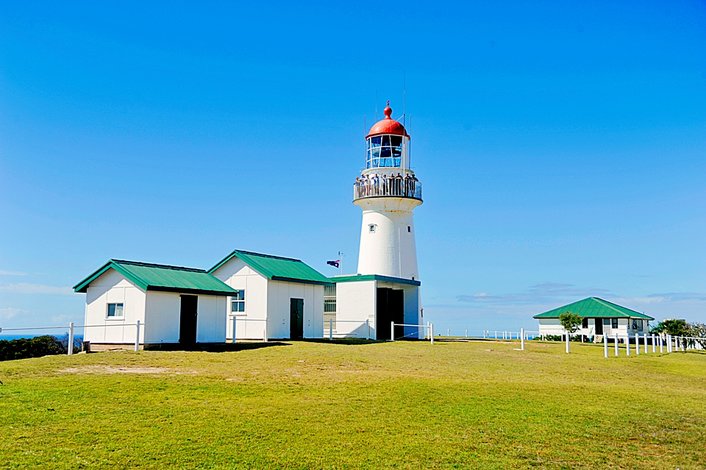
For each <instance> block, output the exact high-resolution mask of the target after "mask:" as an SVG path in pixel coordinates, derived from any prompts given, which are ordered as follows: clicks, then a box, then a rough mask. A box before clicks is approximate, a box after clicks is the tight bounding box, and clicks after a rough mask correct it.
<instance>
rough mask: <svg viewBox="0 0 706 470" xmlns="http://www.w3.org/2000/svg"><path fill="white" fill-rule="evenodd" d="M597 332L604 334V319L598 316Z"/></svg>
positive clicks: (596, 320)
mask: <svg viewBox="0 0 706 470" xmlns="http://www.w3.org/2000/svg"><path fill="white" fill-rule="evenodd" d="M595 322H596V334H597V335H602V334H603V319H602V318H596V319H595Z"/></svg>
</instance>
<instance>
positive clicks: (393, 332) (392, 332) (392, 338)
mask: <svg viewBox="0 0 706 470" xmlns="http://www.w3.org/2000/svg"><path fill="white" fill-rule="evenodd" d="M394 340H395V322H393V321H391V322H390V341H394Z"/></svg>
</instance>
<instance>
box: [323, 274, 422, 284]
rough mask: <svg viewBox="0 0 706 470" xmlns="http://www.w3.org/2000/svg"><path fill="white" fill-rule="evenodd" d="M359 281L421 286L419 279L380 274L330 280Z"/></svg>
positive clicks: (349, 276) (338, 277) (332, 280)
mask: <svg viewBox="0 0 706 470" xmlns="http://www.w3.org/2000/svg"><path fill="white" fill-rule="evenodd" d="M359 281H384V282H393V283H396V284H409V285H411V286H421V285H422V283H421V282H420V281H416V280H414V279H405V278H402V277H392V276H382V275H380V274H352V275H347V276H334V277H332V278H331V282H359Z"/></svg>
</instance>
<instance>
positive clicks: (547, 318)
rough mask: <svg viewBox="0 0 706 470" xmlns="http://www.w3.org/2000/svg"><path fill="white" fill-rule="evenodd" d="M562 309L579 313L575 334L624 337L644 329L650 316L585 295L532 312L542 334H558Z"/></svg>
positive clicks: (560, 330) (562, 330)
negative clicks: (578, 323)
mask: <svg viewBox="0 0 706 470" xmlns="http://www.w3.org/2000/svg"><path fill="white" fill-rule="evenodd" d="M563 313H573V314H576V315H578V316H579V317H581V319H582V324H581V329H580V330H579V331H578V332H577V334H583V335H587V336H593V337H602V335H604V334H607V335H609V336H610V337H613V336H614V335H618V336H619V337H624V336H626V335H632V334H635V333H643V332H646V331H647V330H648V328H649V322H650V321H652V320H654V318H653V317H651V316H649V315H646V314H644V313H641V312H638V311H636V310H632V309H630V308H627V307H623V306H622V305H618V304H616V303H613V302H610V301H608V300H605V299H601V298H599V297H588V298H586V299H583V300H579V301H577V302H573V303H570V304H567V305H563V306H561V307H557V308H553V309H551V310H548V311H546V312H543V313H539V314H537V315H534V317H533V318H535V319H537V320H539V332H540V334H541V335H560V334H563V333H564V328H563V327H562V326H561V323H560V322H559V317H560V316H561V314H563Z"/></svg>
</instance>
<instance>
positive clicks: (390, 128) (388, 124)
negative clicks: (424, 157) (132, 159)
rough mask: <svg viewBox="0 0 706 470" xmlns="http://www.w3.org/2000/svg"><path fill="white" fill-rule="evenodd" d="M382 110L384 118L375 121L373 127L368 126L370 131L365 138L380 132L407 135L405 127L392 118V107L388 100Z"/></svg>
mask: <svg viewBox="0 0 706 470" xmlns="http://www.w3.org/2000/svg"><path fill="white" fill-rule="evenodd" d="M383 112H384V113H385V119H382V120H380V121H378V122H376V123H375V124H374V125H373V127H371V128H370V132H368V135H366V136H365V138H366V139H367V138H368V137H372V136H374V135H380V134H392V135H404V136H407V137H409V134H407V129H405V128H404V126H403V125H402V124H400V123H399V122H397V121H395V120H394V119H392V117H391V116H392V108H390V102H389V101H388V102H387V106H386V107H385V109H384V110H383Z"/></svg>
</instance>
